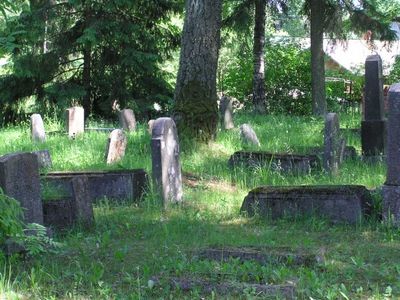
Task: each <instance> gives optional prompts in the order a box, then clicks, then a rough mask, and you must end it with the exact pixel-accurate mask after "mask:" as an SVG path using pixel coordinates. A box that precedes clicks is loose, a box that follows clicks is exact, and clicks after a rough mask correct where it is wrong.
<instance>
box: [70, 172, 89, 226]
mask: <svg viewBox="0 0 400 300" xmlns="http://www.w3.org/2000/svg"><path fill="white" fill-rule="evenodd" d="M71 183H72V191H73V199H72V212H73V216H74V219H75V220H76V221H77V222H79V223H82V224H84V225H86V226H90V225H92V223H93V222H94V215H93V206H92V200H91V196H90V187H89V180H88V178H87V176H76V177H74V178H72V181H71Z"/></svg>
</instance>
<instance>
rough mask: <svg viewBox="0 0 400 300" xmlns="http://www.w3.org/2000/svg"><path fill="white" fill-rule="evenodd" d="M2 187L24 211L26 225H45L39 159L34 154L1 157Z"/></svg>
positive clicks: (13, 154)
mask: <svg viewBox="0 0 400 300" xmlns="http://www.w3.org/2000/svg"><path fill="white" fill-rule="evenodd" d="M0 187H1V188H2V190H3V192H4V194H6V195H7V196H9V197H12V198H14V199H16V200H17V201H18V202H19V203H20V204H21V207H22V208H23V209H24V222H25V223H38V224H43V207H42V200H41V197H40V180H39V167H38V161H37V157H36V155H35V154H33V153H12V154H7V155H4V156H1V157H0Z"/></svg>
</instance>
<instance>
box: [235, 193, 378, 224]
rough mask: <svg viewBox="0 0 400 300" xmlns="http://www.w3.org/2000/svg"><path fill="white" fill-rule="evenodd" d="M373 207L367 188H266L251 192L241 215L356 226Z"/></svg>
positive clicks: (243, 205) (244, 203) (244, 202)
mask: <svg viewBox="0 0 400 300" xmlns="http://www.w3.org/2000/svg"><path fill="white" fill-rule="evenodd" d="M370 204H371V199H370V193H369V191H368V190H367V189H366V188H365V187H364V186H357V185H342V186H334V185H332V186H264V187H259V188H256V189H254V190H252V191H250V192H249V194H248V195H247V196H246V198H245V199H244V201H243V204H242V207H241V211H242V212H246V213H247V214H248V215H250V216H254V215H255V214H259V215H260V216H262V217H265V218H272V219H277V218H282V217H285V216H286V217H292V218H293V217H309V216H313V215H317V216H322V217H325V218H327V219H329V220H331V221H332V222H346V223H353V224H354V223H357V222H358V221H360V220H361V219H363V217H364V216H365V215H368V214H369V213H370Z"/></svg>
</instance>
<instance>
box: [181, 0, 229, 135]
mask: <svg viewBox="0 0 400 300" xmlns="http://www.w3.org/2000/svg"><path fill="white" fill-rule="evenodd" d="M221 13H222V0H186V15H185V23H184V26H183V36H182V47H181V54H180V61H179V71H178V78H177V82H176V87H175V103H174V119H175V122H176V123H177V126H178V130H179V133H180V134H181V135H184V136H186V137H188V138H196V139H199V140H203V141H208V140H209V139H211V138H213V137H214V136H215V133H216V129H217V123H218V107H217V91H216V76H217V64H218V52H219V46H220V28H221Z"/></svg>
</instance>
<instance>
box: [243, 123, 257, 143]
mask: <svg viewBox="0 0 400 300" xmlns="http://www.w3.org/2000/svg"><path fill="white" fill-rule="evenodd" d="M240 138H241V140H242V143H243V144H245V145H248V144H253V145H256V146H257V147H260V146H261V144H260V141H259V140H258V137H257V135H256V133H255V132H254V130H253V128H252V127H251V126H250V125H249V124H242V125H240Z"/></svg>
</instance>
